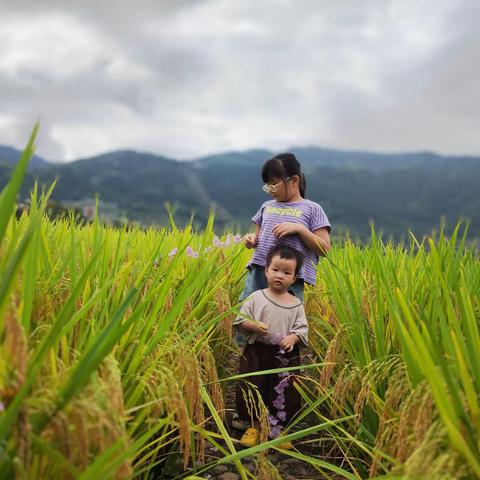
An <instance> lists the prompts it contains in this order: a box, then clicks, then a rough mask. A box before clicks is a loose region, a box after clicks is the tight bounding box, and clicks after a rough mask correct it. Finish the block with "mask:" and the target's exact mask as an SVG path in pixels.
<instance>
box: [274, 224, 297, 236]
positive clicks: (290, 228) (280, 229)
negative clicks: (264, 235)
mask: <svg viewBox="0 0 480 480" xmlns="http://www.w3.org/2000/svg"><path fill="white" fill-rule="evenodd" d="M301 229H302V225H300V224H299V223H293V222H283V223H279V224H278V225H275V226H274V227H273V229H272V233H273V234H274V235H275V236H276V237H277V238H282V237H285V236H286V235H295V234H297V233H300V230H301Z"/></svg>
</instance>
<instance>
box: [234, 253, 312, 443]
mask: <svg viewBox="0 0 480 480" xmlns="http://www.w3.org/2000/svg"><path fill="white" fill-rule="evenodd" d="M266 263H267V265H266V268H265V277H266V281H267V284H268V286H267V288H266V289H262V290H257V291H256V292H254V293H252V294H251V295H250V296H249V297H248V299H247V300H246V301H245V302H244V303H243V305H242V307H241V309H240V315H239V316H238V317H237V318H236V319H235V321H234V326H235V328H236V329H239V330H240V331H242V332H243V333H244V334H245V335H246V340H247V344H246V346H245V348H244V350H243V353H242V355H241V356H240V366H239V373H240V374H244V373H250V372H257V371H265V370H272V369H277V368H282V367H286V366H298V365H300V354H299V344H303V345H304V346H306V345H307V342H308V339H307V337H308V324H307V319H306V317H305V310H304V308H303V303H302V302H301V301H300V300H299V299H298V298H296V297H295V296H293V295H291V294H290V293H289V288H290V287H291V285H292V284H293V283H294V282H295V281H296V280H297V275H298V273H299V271H300V269H301V267H302V264H303V258H302V255H301V253H300V252H298V251H297V250H295V249H293V248H292V247H289V246H287V245H277V246H275V247H273V248H272V249H271V250H270V251H269V253H268V255H267V259H266ZM293 381H294V375H293V374H291V373H289V372H280V373H278V374H277V373H270V374H262V373H260V374H258V375H254V376H251V377H247V378H246V379H245V380H244V381H239V382H238V384H237V392H236V406H237V412H238V416H239V419H240V420H242V421H243V422H246V423H249V424H250V427H249V428H247V430H246V431H245V433H244V434H243V436H242V438H241V440H240V444H241V445H243V446H244V447H253V446H255V445H257V444H258V443H259V439H260V433H259V431H260V427H259V408H258V405H257V401H258V394H259V395H261V397H262V400H263V403H264V404H265V406H266V407H267V408H268V411H269V416H268V420H269V425H270V436H271V437H273V438H276V437H277V436H278V435H279V434H280V431H281V429H282V428H283V426H284V425H286V424H287V423H288V422H290V420H292V418H293V417H294V416H295V415H296V414H297V413H298V411H299V410H300V407H301V398H300V394H299V392H298V391H297V390H296V388H295V386H294V385H293ZM252 385H253V386H254V388H252ZM280 447H281V448H285V449H290V448H292V444H291V443H290V442H284V443H282V444H281V445H280Z"/></svg>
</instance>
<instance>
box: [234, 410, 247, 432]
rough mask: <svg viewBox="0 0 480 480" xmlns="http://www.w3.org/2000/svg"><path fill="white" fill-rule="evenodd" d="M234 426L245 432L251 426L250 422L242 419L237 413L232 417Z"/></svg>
mask: <svg viewBox="0 0 480 480" xmlns="http://www.w3.org/2000/svg"><path fill="white" fill-rule="evenodd" d="M232 427H233V428H236V429H237V430H241V431H242V432H244V431H245V430H246V429H247V428H249V427H250V422H246V421H245V420H242V419H241V418H240V417H239V416H238V414H237V413H234V414H233V417H232Z"/></svg>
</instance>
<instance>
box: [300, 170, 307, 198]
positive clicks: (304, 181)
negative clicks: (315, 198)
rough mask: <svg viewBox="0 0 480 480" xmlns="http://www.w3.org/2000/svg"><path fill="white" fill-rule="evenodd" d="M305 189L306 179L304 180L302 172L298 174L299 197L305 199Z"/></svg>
mask: <svg viewBox="0 0 480 480" xmlns="http://www.w3.org/2000/svg"><path fill="white" fill-rule="evenodd" d="M306 189H307V179H306V178H305V174H304V173H303V172H301V173H300V182H299V184H298V190H299V192H300V196H301V197H302V198H305V190H306Z"/></svg>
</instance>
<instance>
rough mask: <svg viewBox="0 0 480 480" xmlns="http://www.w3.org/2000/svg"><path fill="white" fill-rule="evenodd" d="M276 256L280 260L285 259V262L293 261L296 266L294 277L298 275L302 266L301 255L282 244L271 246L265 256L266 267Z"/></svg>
mask: <svg viewBox="0 0 480 480" xmlns="http://www.w3.org/2000/svg"><path fill="white" fill-rule="evenodd" d="M275 255H278V256H279V257H280V258H286V259H287V260H290V259H292V258H293V259H295V260H296V262H297V265H296V266H295V275H298V272H299V271H300V269H301V268H302V265H303V255H302V254H301V253H300V252H299V251H298V250H296V249H295V248H293V247H290V246H289V245H284V244H278V245H275V246H273V247H272V248H271V249H270V250H269V252H268V254H267V262H266V263H267V267H269V266H270V264H271V263H272V258H273V257H274V256H275Z"/></svg>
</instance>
